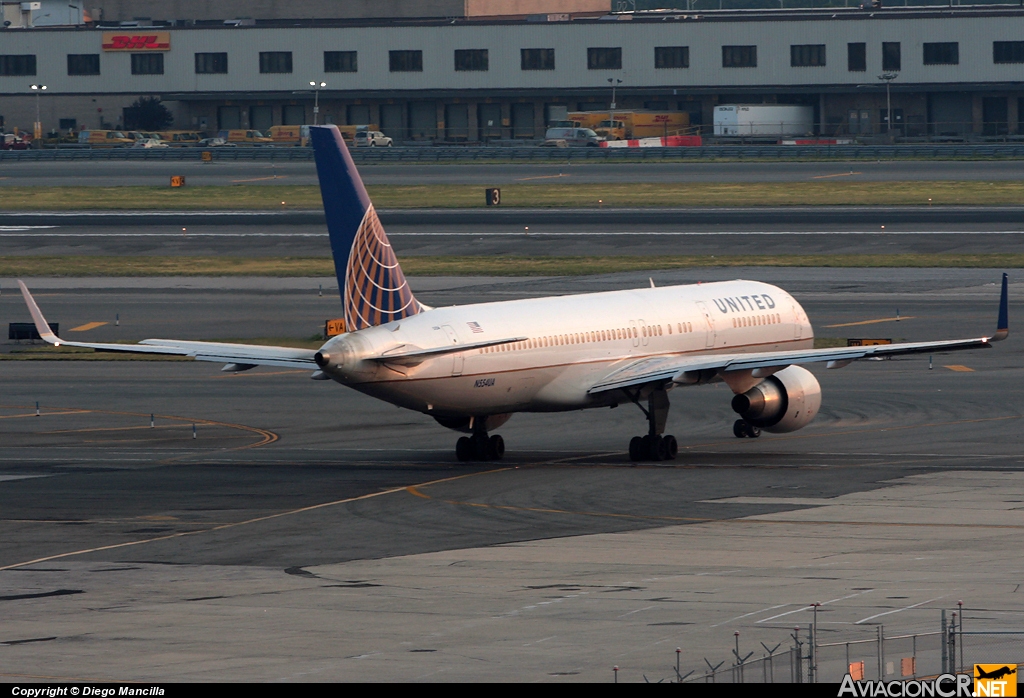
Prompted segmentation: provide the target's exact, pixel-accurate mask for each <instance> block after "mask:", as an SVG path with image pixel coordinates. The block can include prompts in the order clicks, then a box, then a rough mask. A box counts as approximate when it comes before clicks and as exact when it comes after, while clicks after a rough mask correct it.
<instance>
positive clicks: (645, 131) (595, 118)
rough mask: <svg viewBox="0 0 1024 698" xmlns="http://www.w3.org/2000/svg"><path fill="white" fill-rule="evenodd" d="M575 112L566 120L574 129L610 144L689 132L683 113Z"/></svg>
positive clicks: (686, 115)
mask: <svg viewBox="0 0 1024 698" xmlns="http://www.w3.org/2000/svg"><path fill="white" fill-rule="evenodd" d="M612 114H613V112H608V111H575V112H569V120H570V121H573V122H575V123H576V126H577V128H592V129H594V131H595V132H596V133H597V135H598V136H600V137H602V138H604V139H605V140H609V141H621V140H625V139H629V138H658V137H665V136H678V135H682V134H685V133H688V132H689V128H690V115H689V114H687V113H686V112H683V111H636V110H632V111H630V110H622V111H620V110H618V109H616V110H615V112H614V122H613V120H612Z"/></svg>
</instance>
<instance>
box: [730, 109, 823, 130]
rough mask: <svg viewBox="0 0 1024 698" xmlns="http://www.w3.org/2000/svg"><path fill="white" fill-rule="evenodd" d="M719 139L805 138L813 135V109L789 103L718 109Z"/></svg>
mask: <svg viewBox="0 0 1024 698" xmlns="http://www.w3.org/2000/svg"><path fill="white" fill-rule="evenodd" d="M714 123H715V135H716V136H762V137H778V136H805V135H810V134H813V133H814V108H813V107H806V106H795V105H789V104H722V105H719V106H717V107H715V120H714Z"/></svg>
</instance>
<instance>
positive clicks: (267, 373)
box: [213, 368, 309, 378]
mask: <svg viewBox="0 0 1024 698" xmlns="http://www.w3.org/2000/svg"><path fill="white" fill-rule="evenodd" d="M289 373H309V369H305V368H296V369H291V370H288V371H260V372H259V373H251V372H249V371H238V372H236V373H228V374H227V375H223V376H213V378H238V377H239V376H249V377H252V376H260V377H262V376H283V375H286V374H289Z"/></svg>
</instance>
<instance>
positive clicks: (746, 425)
mask: <svg viewBox="0 0 1024 698" xmlns="http://www.w3.org/2000/svg"><path fill="white" fill-rule="evenodd" d="M732 435H733V436H735V437H736V438H737V439H742V438H751V439H756V438H757V437H759V436H760V435H761V429H760V428H759V427H755V426H754V425H753V424H751V423H750V422H748V421H746V420H745V419H737V420H736V421H735V422H733V425H732Z"/></svg>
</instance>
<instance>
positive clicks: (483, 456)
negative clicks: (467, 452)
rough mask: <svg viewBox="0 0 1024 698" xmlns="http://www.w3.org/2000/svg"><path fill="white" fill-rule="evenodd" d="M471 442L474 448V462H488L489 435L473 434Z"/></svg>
mask: <svg viewBox="0 0 1024 698" xmlns="http://www.w3.org/2000/svg"><path fill="white" fill-rule="evenodd" d="M470 441H471V443H472V446H473V460H487V446H488V439H487V434H473V437H472V438H471V439H470Z"/></svg>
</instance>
